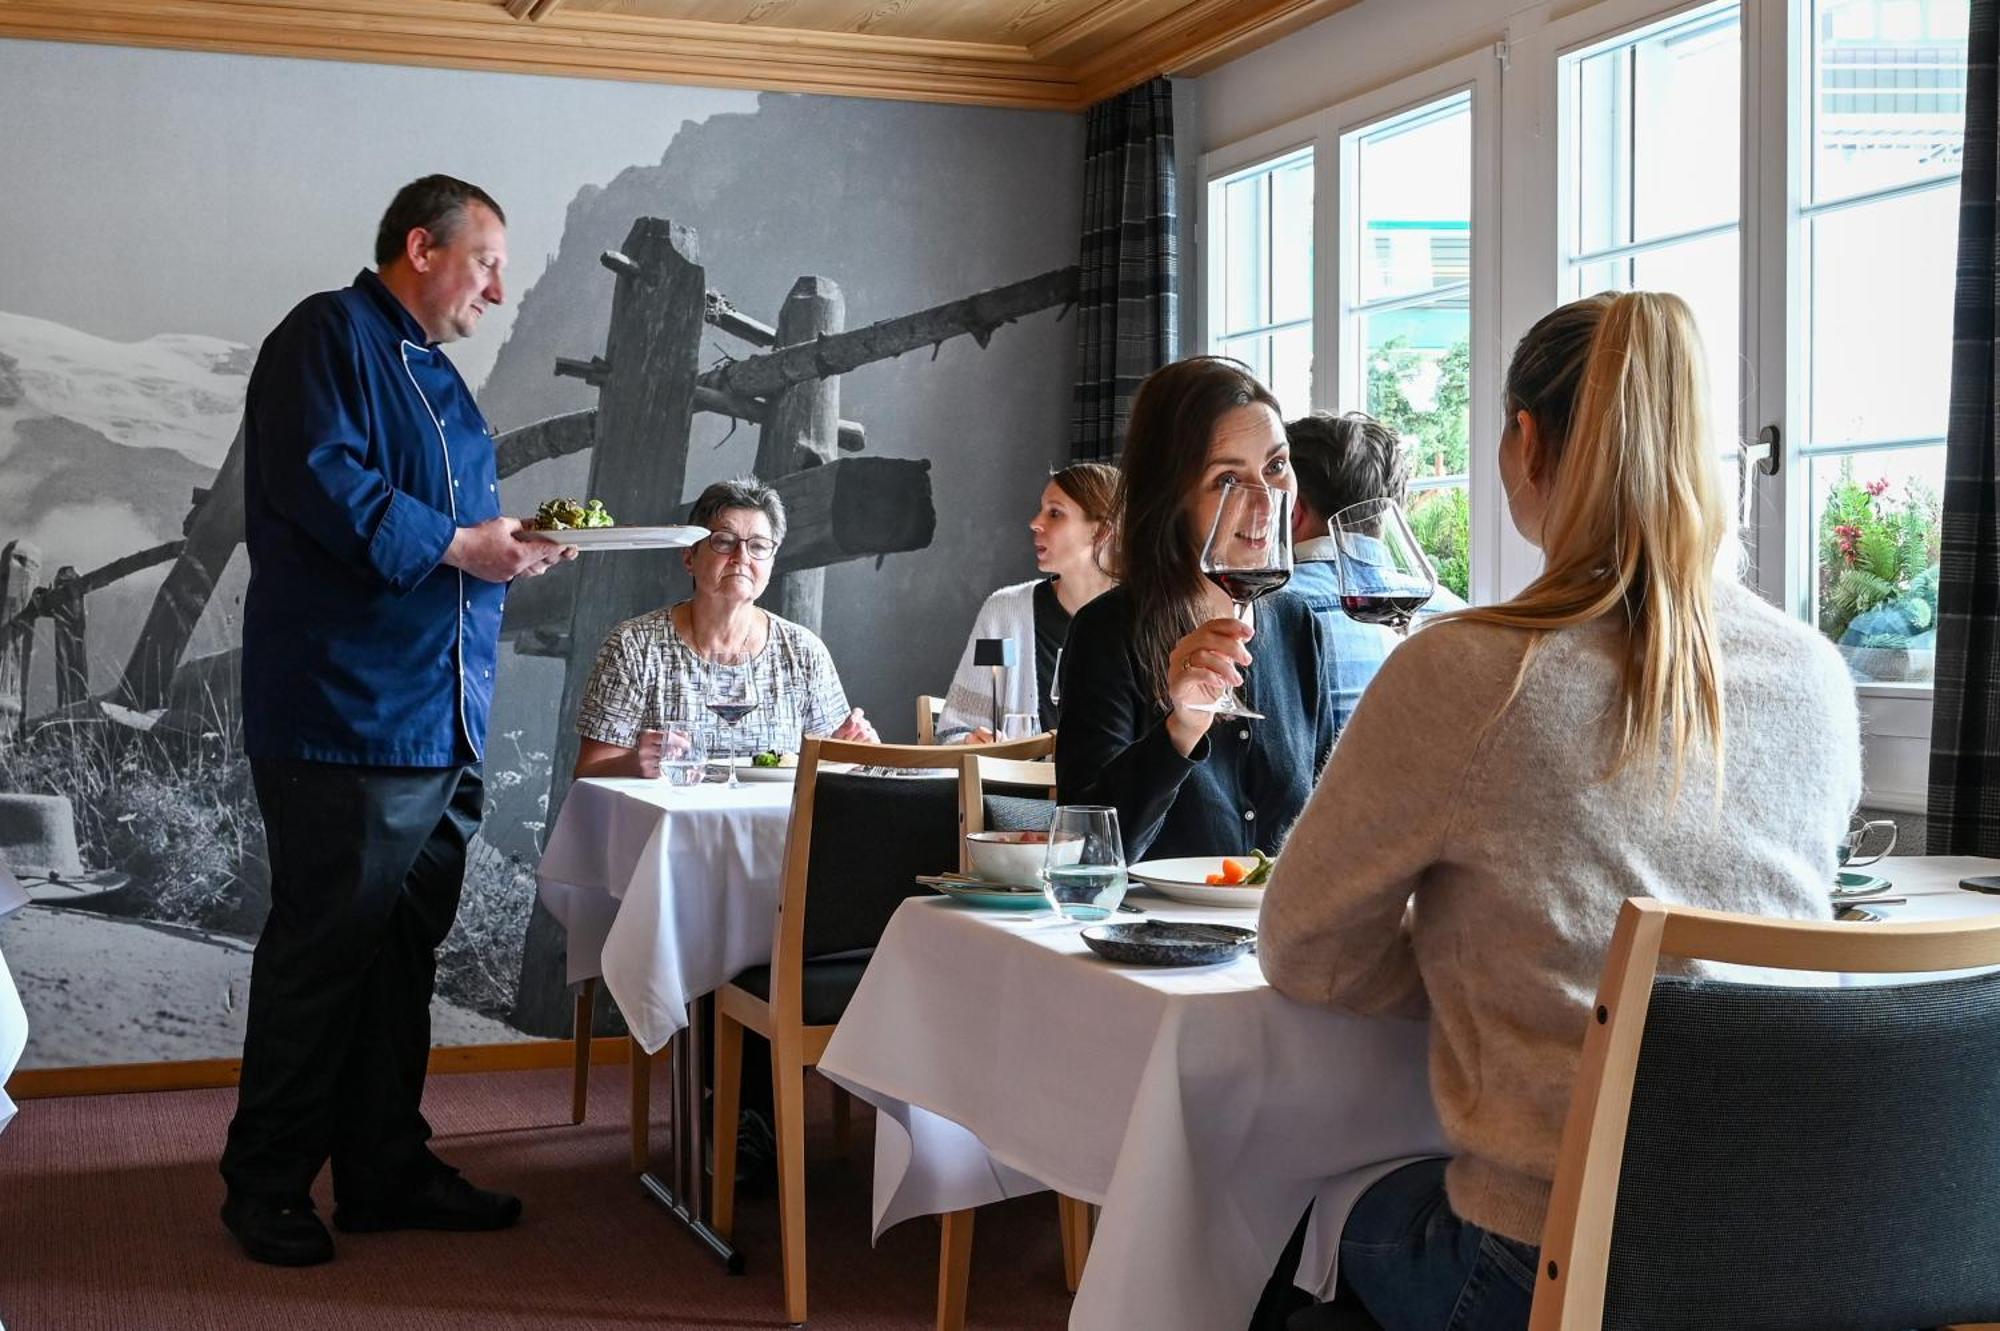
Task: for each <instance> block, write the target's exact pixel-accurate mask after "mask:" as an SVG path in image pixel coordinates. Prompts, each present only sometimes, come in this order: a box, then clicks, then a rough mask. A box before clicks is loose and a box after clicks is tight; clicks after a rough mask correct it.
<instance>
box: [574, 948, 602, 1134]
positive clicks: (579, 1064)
mask: <svg viewBox="0 0 2000 1331" xmlns="http://www.w3.org/2000/svg"><path fill="white" fill-rule="evenodd" d="M596 1001H597V980H596V977H594V976H593V977H592V978H590V979H588V980H585V981H584V982H583V983H582V984H580V985H578V986H577V987H576V1081H575V1083H574V1084H573V1085H571V1087H570V1092H569V1121H570V1122H572V1123H581V1122H583V1113H584V1109H585V1107H586V1106H588V1105H589V1103H590V1016H591V1011H592V1007H593V1005H594V1004H595V1003H596Z"/></svg>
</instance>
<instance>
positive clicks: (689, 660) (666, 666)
mask: <svg viewBox="0 0 2000 1331" xmlns="http://www.w3.org/2000/svg"><path fill="white" fill-rule="evenodd" d="M688 520H689V521H690V522H692V523H694V524H695V525H696V526H700V527H706V528H708V529H709V536H708V538H707V539H706V540H703V541H701V542H698V543H697V544H695V545H693V546H691V547H689V549H688V550H687V551H686V553H685V554H684V555H683V556H682V559H683V561H684V562H685V564H686V566H687V571H688V574H689V576H690V577H692V578H693V579H694V594H693V595H692V596H691V597H689V598H688V599H687V600H685V601H682V602H680V603H679V604H676V605H671V606H666V607H664V608H662V609H659V610H653V611H650V612H648V613H646V614H643V615H640V616H639V617H638V618H636V619H628V620H626V621H625V622H624V623H622V624H620V625H619V626H618V627H617V628H615V629H613V630H612V631H611V636H610V637H608V638H606V639H605V641H604V645H603V646H602V647H600V648H599V649H598V652H597V664H596V665H595V666H594V667H593V668H592V670H591V672H590V681H589V683H588V684H587V685H586V686H585V687H584V693H583V705H582V706H581V707H580V708H579V709H578V711H577V718H576V728H577V733H578V734H580V735H581V736H582V737H583V743H582V746H581V748H580V749H579V750H578V753H577V759H576V775H578V776H658V775H659V774H660V754H661V750H662V747H663V743H664V741H665V723H666V722H667V721H670V720H679V721H685V722H688V723H690V724H692V725H693V726H696V727H700V728H702V729H704V730H707V731H711V732H712V733H710V734H709V735H708V738H709V739H710V741H711V743H710V744H709V745H708V747H709V748H710V749H711V750H714V749H715V748H716V747H717V743H716V742H717V741H720V742H721V743H722V744H726V745H729V746H733V747H734V748H736V749H737V750H738V751H741V752H752V753H755V752H762V751H766V750H775V751H776V752H779V753H796V752H798V748H799V742H800V741H801V740H802V739H803V738H804V737H805V736H807V735H831V736H832V737H833V738H835V739H847V740H861V741H864V742H867V743H874V742H876V739H877V736H876V734H875V728H874V727H873V726H871V725H870V724H869V723H868V719H867V718H866V717H865V716H863V715H862V712H861V709H860V708H858V707H853V708H850V707H849V706H848V703H847V694H846V693H845V692H844V691H843V690H842V689H841V687H840V675H839V673H838V672H837V671H836V670H835V669H834V668H833V658H832V657H831V656H830V655H828V653H827V650H826V644H825V643H823V642H821V641H820V640H819V639H818V638H817V637H815V636H814V635H813V634H812V633H811V632H809V631H808V630H806V629H804V628H801V627H800V626H799V625H797V624H794V623H792V622H791V621H789V620H785V619H780V618H779V617H778V616H776V615H774V614H771V613H770V612H769V611H767V610H760V609H758V608H757V598H758V597H759V596H761V595H763V593H764V588H765V587H767V586H769V585H770V582H771V565H772V561H773V560H774V559H775V558H776V557H777V553H778V547H779V546H780V545H781V544H783V542H784V539H785V506H784V502H783V501H782V500H780V499H779V498H778V495H777V492H776V491H774V490H772V489H771V488H770V487H769V486H767V485H764V484H762V483H761V482H759V481H757V480H756V479H755V478H753V477H740V478H738V479H736V480H733V481H719V482H717V483H716V484H714V485H711V486H709V487H708V488H707V489H706V490H703V491H702V492H701V497H700V498H699V499H697V500H695V504H694V511H693V513H692V514H691V515H690V516H689V519H688ZM746 675H747V677H748V681H749V686H750V688H749V692H750V700H751V702H752V703H753V704H754V705H753V706H752V708H751V710H750V711H749V713H748V714H747V715H746V716H744V717H743V719H742V720H741V721H740V722H739V723H737V724H736V725H734V726H732V727H730V728H728V729H727V730H726V731H725V730H722V729H720V726H721V724H722V723H721V722H720V721H719V720H718V719H717V718H716V717H715V716H713V715H712V714H711V713H710V712H709V709H708V706H707V699H708V697H709V696H710V694H711V692H712V691H713V690H714V689H715V688H716V686H717V685H718V683H719V682H722V681H725V680H729V681H731V682H735V681H736V680H740V679H741V678H742V677H743V676H746Z"/></svg>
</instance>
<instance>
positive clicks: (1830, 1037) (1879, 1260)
mask: <svg viewBox="0 0 2000 1331" xmlns="http://www.w3.org/2000/svg"><path fill="white" fill-rule="evenodd" d="M1994 1320H2000V975H1978V976H1972V977H1969V978H1959V979H1952V980H1942V981H1935V982H1929V983H1921V984H1906V985H1896V986H1887V987H1856V988H1841V989H1789V988H1776V987H1769V986H1761V985H1741V984H1730V983H1723V982H1718V981H1706V980H1689V979H1685V978H1662V979H1660V980H1658V981H1656V982H1655V985H1654V990H1653V1001H1652V1005H1651V1008H1650V1010H1649V1011H1648V1014H1647V1019H1646V1031H1645V1040H1644V1042H1643V1044H1642V1046H1641V1051H1640V1058H1639V1065H1638V1070H1637V1075H1636V1077H1635V1080H1634V1087H1633V1100H1632V1115H1631V1122H1630V1126H1629V1129H1628V1131H1627V1134H1626V1141H1625V1157H1624V1167H1623V1171H1622V1173H1621V1176H1620V1183H1619V1191H1618V1203H1617V1214H1616V1220H1615V1222H1614V1225H1613V1230H1612V1252H1611V1261H1610V1269H1609V1283H1608V1287H1607V1291H1606V1316H1605V1320H1604V1325H1605V1327H1606V1328H1610V1329H1611V1331H1641V1329H1643V1331H1665V1329H1667V1328H1687V1331H1716V1329H1717V1328H1729V1329H1730V1331H1850V1329H1851V1331H1882V1329H1884V1328H1907V1327H1925V1326H1936V1325H1939V1324H1942V1323H1946V1322H1955V1321H1971V1322H1981V1321H1994Z"/></svg>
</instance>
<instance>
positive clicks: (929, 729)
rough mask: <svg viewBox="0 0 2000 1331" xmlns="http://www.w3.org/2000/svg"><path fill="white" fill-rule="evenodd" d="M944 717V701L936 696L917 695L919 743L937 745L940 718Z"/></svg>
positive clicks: (927, 694)
mask: <svg viewBox="0 0 2000 1331" xmlns="http://www.w3.org/2000/svg"><path fill="white" fill-rule="evenodd" d="M943 715H944V699H942V698H940V697H937V696H936V695H934V694H929V693H919V694H918V695H917V743H919V744H935V743H937V723H938V718H939V717H941V716H943Z"/></svg>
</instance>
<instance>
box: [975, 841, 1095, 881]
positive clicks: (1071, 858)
mask: <svg viewBox="0 0 2000 1331" xmlns="http://www.w3.org/2000/svg"><path fill="white" fill-rule="evenodd" d="M965 851H966V857H967V859H968V860H969V862H970V863H971V865H972V873H973V876H974V877H976V878H982V879H984V880H986V881H987V882H989V883H1014V884H1022V885H1027V886H1031V887H1034V886H1040V884H1041V881H1042V877H1041V875H1042V865H1043V864H1045V863H1047V861H1048V854H1049V834H1048V833H1047V832H968V833H966V836H965ZM1082 854H1083V842H1082V840H1081V839H1078V840H1075V841H1065V842H1063V843H1062V845H1061V847H1060V849H1059V850H1058V851H1057V856H1058V859H1057V862H1058V863H1060V864H1074V863H1075V862H1076V861H1077V859H1078V858H1079V857H1080V856H1082Z"/></svg>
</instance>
